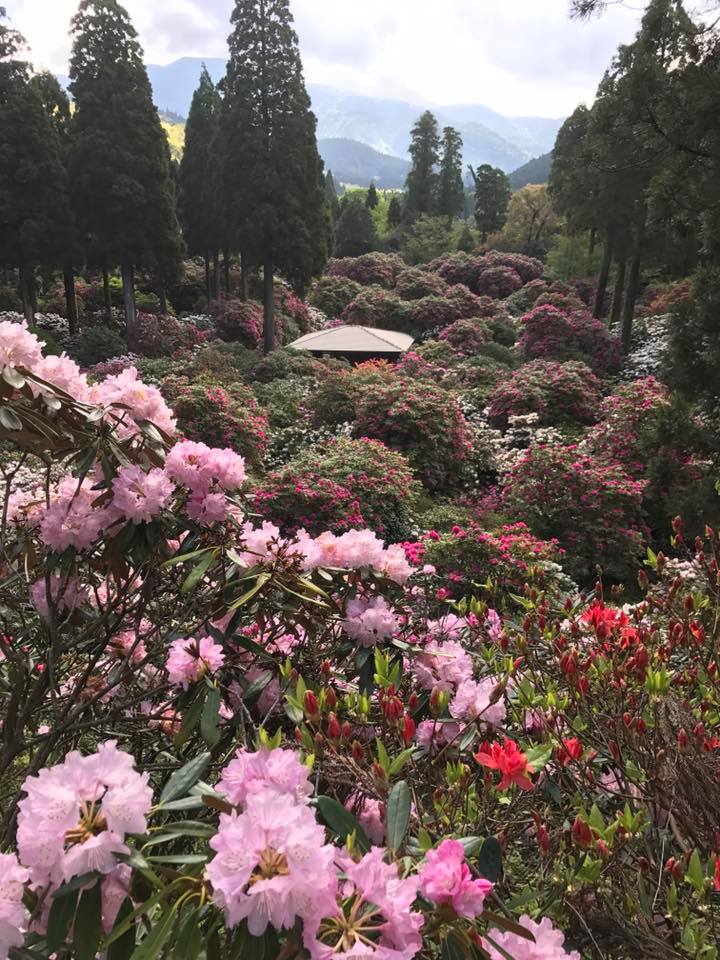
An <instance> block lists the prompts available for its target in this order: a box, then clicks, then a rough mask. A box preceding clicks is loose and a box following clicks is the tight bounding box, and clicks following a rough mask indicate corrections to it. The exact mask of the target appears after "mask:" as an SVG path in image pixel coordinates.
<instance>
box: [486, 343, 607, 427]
mask: <svg viewBox="0 0 720 960" xmlns="http://www.w3.org/2000/svg"><path fill="white" fill-rule="evenodd" d="M601 400H602V385H601V383H600V381H599V380H598V378H597V377H596V376H595V374H594V373H593V372H592V371H591V370H590V369H589V368H588V367H586V366H585V364H584V363H578V362H577V361H573V360H571V361H568V362H567V363H555V362H553V361H552V360H531V361H530V363H526V364H525V365H524V366H522V367H520V368H519V369H518V370H515V371H514V373H513V374H512V375H511V376H510V378H509V379H507V380H503V381H501V382H500V383H499V384H498V385H497V387H496V388H495V391H494V393H493V395H492V400H491V402H490V409H489V411H488V418H489V420H490V423H492V424H493V425H494V426H497V427H500V428H501V429H506V428H507V425H508V420H509V418H510V417H511V416H517V415H522V414H526V413H537V415H538V422H539V423H540V424H543V425H546V424H558V423H595V422H596V421H597V420H598V419H602V417H601V415H600V402H601Z"/></svg>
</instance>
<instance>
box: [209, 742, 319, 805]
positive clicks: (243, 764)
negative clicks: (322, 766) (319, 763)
mask: <svg viewBox="0 0 720 960" xmlns="http://www.w3.org/2000/svg"><path fill="white" fill-rule="evenodd" d="M309 774H310V771H309V769H308V768H307V767H306V766H305V764H304V763H303V762H302V761H301V759H300V754H299V753H296V752H295V751H294V750H281V749H280V748H277V749H275V750H268V749H266V748H264V747H263V748H261V749H260V750H258V751H257V752H254V753H253V752H251V751H250V750H245V749H243V748H241V749H240V750H238V751H237V753H236V754H235V757H234V758H233V759H232V760H231V761H230V763H229V764H228V765H227V766H226V767H225V768H224V770H223V771H222V773H221V775H220V782H219V783H218V790H219V791H220V793H223V794H224V795H225V797H226V798H227V800H228V802H229V803H232V804H233V806H236V807H244V806H245V804H246V802H247V799H248V797H249V796H250V795H251V794H253V793H262V792H263V791H266V790H274V791H275V793H278V794H288V795H289V796H291V797H292V798H293V800H294V802H295V803H305V802H306V801H307V799H308V797H310V796H311V795H312V792H313V788H312V784H311V783H310V781H309V779H308V778H309Z"/></svg>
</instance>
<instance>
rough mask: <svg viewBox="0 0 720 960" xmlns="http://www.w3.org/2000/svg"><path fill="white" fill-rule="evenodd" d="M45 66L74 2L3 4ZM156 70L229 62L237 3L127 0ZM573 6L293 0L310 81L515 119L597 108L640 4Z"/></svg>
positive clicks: (62, 53)
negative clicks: (574, 12)
mask: <svg viewBox="0 0 720 960" xmlns="http://www.w3.org/2000/svg"><path fill="white" fill-rule="evenodd" d="M3 2H4V4H5V6H6V7H7V12H8V15H9V16H10V17H11V19H12V20H13V21H14V23H15V25H16V26H17V27H18V28H19V29H20V30H21V31H22V33H23V34H24V35H25V37H26V39H27V40H28V41H29V43H30V46H31V48H32V55H33V59H34V61H35V63H36V64H38V65H39V66H42V67H47V68H49V69H51V70H53V71H54V72H56V73H66V72H67V61H68V56H69V51H70V42H69V40H68V36H67V30H68V24H69V22H70V18H71V16H72V14H73V13H74V11H75V9H76V8H77V0H3ZM125 6H126V7H127V9H128V10H129V11H130V14H131V16H132V17H133V20H134V23H135V26H136V28H137V29H138V31H139V33H140V38H141V41H142V44H143V47H144V49H145V58H146V61H147V62H148V63H169V62H170V61H172V60H175V59H177V58H178V57H182V56H194V57H224V56H225V55H226V50H227V47H226V39H227V34H228V32H229V15H230V10H231V9H232V6H233V0H125ZM568 6H569V0H362V2H358V0H292V9H293V12H294V15H295V24H296V28H297V31H298V34H299V36H300V46H301V49H302V54H303V61H304V65H305V74H306V77H307V79H308V80H309V81H312V82H315V83H325V84H329V85H331V86H336V87H340V88H341V89H344V90H350V91H352V92H355V93H364V94H368V95H371V96H384V97H394V98H400V99H406V100H411V101H413V102H415V103H419V104H428V105H440V104H448V103H484V104H486V105H487V106H489V107H493V108H494V109H496V110H498V111H500V112H501V113H506V114H528V115H538V116H565V115H567V114H568V113H570V112H571V111H572V109H573V108H574V107H575V106H576V105H577V104H578V103H579V102H581V101H585V102H588V101H592V99H593V96H594V93H595V89H596V87H597V84H598V82H599V80H600V79H601V77H602V74H603V71H604V69H605V67H606V66H607V64H608V63H609V61H610V58H611V57H612V55H613V53H614V52H615V50H616V48H617V46H618V44H619V43H625V42H627V41H629V40H630V39H632V37H633V36H634V34H635V32H636V30H637V27H638V25H639V18H640V14H641V10H640V7H641V4H640V0H628V2H627V4H626V5H620V6H614V7H611V8H610V9H609V11H608V12H607V13H606V14H605V16H604V17H602V18H601V19H599V20H594V21H593V22H591V23H578V22H576V21H572V20H570V19H569V17H568Z"/></svg>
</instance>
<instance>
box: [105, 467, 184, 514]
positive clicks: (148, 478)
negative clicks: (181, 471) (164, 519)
mask: <svg viewBox="0 0 720 960" xmlns="http://www.w3.org/2000/svg"><path fill="white" fill-rule="evenodd" d="M112 489H113V499H112V506H113V509H114V510H116V511H117V512H118V513H120V514H122V515H123V517H124V518H125V519H126V520H131V521H132V522H133V523H149V522H150V521H151V520H152V519H153V518H154V517H157V516H158V515H159V514H160V513H161V512H162V511H163V510H164V509H165V507H167V506H168V504H169V503H170V497H171V496H172V494H173V490H174V487H173V484H172V481H171V480H170V479H169V478H168V477H167V476H166V474H165V471H164V470H160V469H159V468H158V467H153V469H152V470H148V471H147V473H146V472H145V471H144V470H143V469H142V468H141V467H138V466H135V465H134V464H131V465H130V466H127V467H121V468H120V469H119V470H118V474H117V476H116V477H115V479H114V480H113V482H112Z"/></svg>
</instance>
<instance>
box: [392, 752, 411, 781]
mask: <svg viewBox="0 0 720 960" xmlns="http://www.w3.org/2000/svg"><path fill="white" fill-rule="evenodd" d="M414 752H415V751H414V749H413V748H412V747H411V748H410V749H408V750H403V752H402V753H399V754H398V755H397V756H396V757H393V760H392V762H391V764H390V770H389V771H388V772H389V774H390V776H391V777H394V776H397V774H398V773H400V771H401V770H402V768H403V767H404V766H405V764H406V763H407V762H408V760H409V759H410V757H411V756H412V755H413V753H414Z"/></svg>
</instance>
